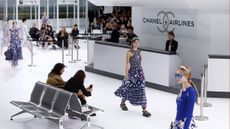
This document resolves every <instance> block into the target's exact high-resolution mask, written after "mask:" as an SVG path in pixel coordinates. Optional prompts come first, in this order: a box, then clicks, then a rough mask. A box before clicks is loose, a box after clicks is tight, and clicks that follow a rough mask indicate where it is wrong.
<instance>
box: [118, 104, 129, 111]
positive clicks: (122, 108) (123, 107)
mask: <svg viewBox="0 0 230 129" xmlns="http://www.w3.org/2000/svg"><path fill="white" fill-rule="evenodd" d="M120 107H121V110H123V111H128V107H127V106H126V104H125V103H121V104H120Z"/></svg>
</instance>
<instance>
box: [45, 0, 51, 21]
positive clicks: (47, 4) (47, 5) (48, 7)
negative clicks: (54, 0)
mask: <svg viewBox="0 0 230 129" xmlns="http://www.w3.org/2000/svg"><path fill="white" fill-rule="evenodd" d="M49 10H50V5H49V0H46V11H47V12H46V14H47V18H48V19H49V12H50V11H49Z"/></svg>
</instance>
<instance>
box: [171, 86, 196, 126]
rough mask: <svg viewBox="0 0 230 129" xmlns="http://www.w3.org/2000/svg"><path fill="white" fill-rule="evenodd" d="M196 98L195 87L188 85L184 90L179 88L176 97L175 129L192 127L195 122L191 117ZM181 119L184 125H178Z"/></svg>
mask: <svg viewBox="0 0 230 129" xmlns="http://www.w3.org/2000/svg"><path fill="white" fill-rule="evenodd" d="M196 100H197V94H196V90H195V88H193V87H192V86H191V87H188V88H187V89H186V90H181V91H180V93H179V95H178V97H177V99H176V103H177V113H176V122H175V124H176V127H177V129H193V128H194V127H195V122H194V120H193V119H192V117H193V109H194V104H195V103H196ZM181 121H183V122H184V125H183V126H180V125H181V124H180V122H181Z"/></svg>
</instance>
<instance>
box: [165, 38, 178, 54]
mask: <svg viewBox="0 0 230 129" xmlns="http://www.w3.org/2000/svg"><path fill="white" fill-rule="evenodd" d="M169 44H170V40H167V41H166V45H165V50H166V51H171V52H176V50H177V47H178V42H177V41H176V40H173V41H172V44H171V50H169Z"/></svg>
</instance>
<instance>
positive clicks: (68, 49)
mask: <svg viewBox="0 0 230 129" xmlns="http://www.w3.org/2000/svg"><path fill="white" fill-rule="evenodd" d="M70 42H71V41H70V36H69V40H68V44H70ZM71 43H72V44H73V41H72V42H71ZM66 56H71V54H70V48H69V47H68V54H66Z"/></svg>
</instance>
